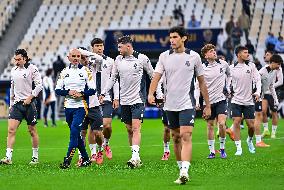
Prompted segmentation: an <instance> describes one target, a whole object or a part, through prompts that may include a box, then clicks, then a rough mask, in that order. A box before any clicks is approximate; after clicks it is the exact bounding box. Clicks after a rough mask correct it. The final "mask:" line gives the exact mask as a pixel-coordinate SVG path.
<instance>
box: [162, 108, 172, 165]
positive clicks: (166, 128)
mask: <svg viewBox="0 0 284 190" xmlns="http://www.w3.org/2000/svg"><path fill="white" fill-rule="evenodd" d="M162 122H163V124H164V131H163V143H164V153H163V156H162V160H168V159H169V157H170V139H171V136H170V135H171V132H170V128H169V125H168V123H169V122H168V118H167V114H166V112H165V111H164V110H162Z"/></svg>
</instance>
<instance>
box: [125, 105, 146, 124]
mask: <svg viewBox="0 0 284 190" xmlns="http://www.w3.org/2000/svg"><path fill="white" fill-rule="evenodd" d="M143 116H144V104H142V103H138V104H134V105H121V121H122V122H123V123H126V124H131V123H132V119H140V120H141V121H142V122H143Z"/></svg>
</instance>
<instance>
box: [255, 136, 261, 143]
mask: <svg viewBox="0 0 284 190" xmlns="http://www.w3.org/2000/svg"><path fill="white" fill-rule="evenodd" d="M255 142H256V143H259V142H261V135H255Z"/></svg>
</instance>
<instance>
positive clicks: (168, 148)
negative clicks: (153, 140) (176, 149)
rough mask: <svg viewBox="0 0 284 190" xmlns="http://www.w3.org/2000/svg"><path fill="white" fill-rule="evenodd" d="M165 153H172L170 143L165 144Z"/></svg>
mask: <svg viewBox="0 0 284 190" xmlns="http://www.w3.org/2000/svg"><path fill="white" fill-rule="evenodd" d="M164 152H170V142H166V143H165V142H164Z"/></svg>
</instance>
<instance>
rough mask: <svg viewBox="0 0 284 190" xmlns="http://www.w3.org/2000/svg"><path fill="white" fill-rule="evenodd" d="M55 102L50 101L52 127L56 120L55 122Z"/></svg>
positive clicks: (54, 125)
mask: <svg viewBox="0 0 284 190" xmlns="http://www.w3.org/2000/svg"><path fill="white" fill-rule="evenodd" d="M55 103H56V102H55V101H53V102H51V103H50V107H51V120H52V127H56V122H55Z"/></svg>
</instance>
